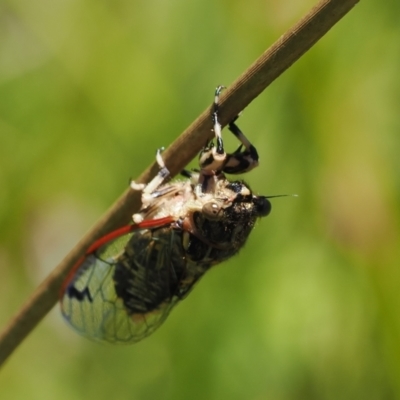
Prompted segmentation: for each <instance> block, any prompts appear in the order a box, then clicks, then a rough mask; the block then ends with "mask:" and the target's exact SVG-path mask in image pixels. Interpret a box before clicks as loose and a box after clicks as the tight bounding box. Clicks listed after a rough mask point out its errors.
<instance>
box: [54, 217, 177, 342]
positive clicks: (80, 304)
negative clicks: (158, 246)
mask: <svg viewBox="0 0 400 400" xmlns="http://www.w3.org/2000/svg"><path fill="white" fill-rule="evenodd" d="M160 221H161V220H160ZM162 223H163V224H164V225H165V221H164V222H160V223H159V224H160V225H161V226H164V225H162ZM141 232H146V233H147V234H148V235H149V234H150V235H151V230H150V229H147V228H146V229H144V228H142V227H141V226H140V225H139V226H138V227H137V228H136V229H134V231H133V232H132V233H129V234H124V235H123V236H121V237H117V238H113V239H112V240H111V241H108V242H107V240H105V239H104V238H103V239H100V241H99V243H100V244H101V246H97V248H96V244H95V245H94V246H92V248H93V247H94V248H95V250H94V251H92V252H91V253H90V254H88V255H87V256H86V258H85V259H84V260H83V262H82V263H81V264H80V265H79V266H78V268H76V270H75V272H74V273H73V275H72V277H70V278H69V280H68V281H67V282H66V284H65V285H64V289H63V292H62V295H61V299H60V302H61V310H62V314H63V316H64V317H65V319H66V320H67V321H68V322H69V324H70V325H71V326H72V327H73V328H74V329H75V330H77V331H78V332H79V333H80V334H82V335H84V336H86V337H88V338H91V339H94V340H98V341H106V342H111V343H134V342H137V341H139V340H141V339H143V338H144V337H146V336H148V335H150V334H151V333H152V332H154V331H155V330H156V329H157V328H158V327H159V326H160V325H161V324H162V323H163V322H164V320H165V319H166V318H167V316H168V314H169V312H170V310H171V309H172V308H173V306H174V305H175V304H176V302H177V301H178V298H177V297H176V296H173V295H170V296H168V297H166V298H165V299H164V300H163V301H162V302H160V304H158V305H157V307H156V308H154V309H152V310H151V311H148V312H133V311H132V310H130V309H129V307H127V305H126V302H124V299H123V298H121V297H120V296H118V294H117V291H116V282H115V276H116V269H118V268H121V265H120V264H121V261H120V260H121V257H122V258H124V257H125V258H126V257H127V256H126V252H125V247H126V246H127V244H128V243H129V242H130V241H135V240H136V236H137V235H140V236H142V235H141ZM113 236H118V235H113V234H112V235H111V237H113ZM106 239H107V238H106ZM104 242H105V244H103V243H104ZM96 243H97V242H96ZM149 244H150V243H149ZM163 263H164V265H163V266H161V267H162V268H164V267H166V266H167V265H168V260H166V259H164V260H163ZM122 267H123V266H122ZM143 267H144V269H146V268H147V267H149V268H150V267H151V266H146V265H143ZM130 272H132V271H130ZM134 272H135V271H133V272H132V273H133V274H134ZM141 274H143V271H141ZM132 276H133V278H134V275H132ZM163 276H165V274H164V275H163ZM128 284H129V282H128Z"/></svg>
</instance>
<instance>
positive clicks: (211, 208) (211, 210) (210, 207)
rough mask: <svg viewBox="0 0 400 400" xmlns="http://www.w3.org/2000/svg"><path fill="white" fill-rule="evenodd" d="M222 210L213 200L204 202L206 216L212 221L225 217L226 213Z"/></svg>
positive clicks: (203, 209)
mask: <svg viewBox="0 0 400 400" xmlns="http://www.w3.org/2000/svg"><path fill="white" fill-rule="evenodd" d="M221 211H222V209H221V207H220V206H219V205H218V204H217V203H214V202H213V201H210V202H208V203H206V204H204V205H203V208H202V212H203V215H204V217H205V218H207V219H209V220H212V221H217V220H219V219H221V218H223V216H224V213H223V212H221Z"/></svg>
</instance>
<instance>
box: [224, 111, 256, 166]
mask: <svg viewBox="0 0 400 400" xmlns="http://www.w3.org/2000/svg"><path fill="white" fill-rule="evenodd" d="M238 118H239V116H237V117H236V118H234V119H233V120H232V121H231V122H230V123H229V125H228V129H229V130H230V131H231V132H232V133H233V134H234V135H235V136H236V137H237V138H238V140H239V141H240V142H241V143H242V144H241V145H240V146H239V147H238V149H237V150H236V151H235V152H234V153H232V154H227V161H226V163H225V165H224V168H223V171H224V172H226V173H228V174H241V173H243V172H248V171H250V170H251V169H253V168H254V167H256V166H257V165H258V153H257V150H256V148H255V147H254V146H253V145H252V144H251V143H250V142H249V140H248V139H247V138H246V136H245V135H244V134H243V132H242V131H241V130H240V129H239V127H238V126H237V125H236V124H235V122H236V120H237V119H238ZM243 146H244V147H245V150H243V151H242V147H243Z"/></svg>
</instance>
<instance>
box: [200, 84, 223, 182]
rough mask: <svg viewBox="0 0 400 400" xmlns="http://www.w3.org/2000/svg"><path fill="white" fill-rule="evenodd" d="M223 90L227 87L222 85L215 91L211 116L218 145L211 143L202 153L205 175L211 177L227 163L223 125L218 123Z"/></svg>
mask: <svg viewBox="0 0 400 400" xmlns="http://www.w3.org/2000/svg"><path fill="white" fill-rule="evenodd" d="M223 89H225V86H222V85H221V86H218V87H217V89H216V90H215V98H214V103H213V113H212V116H211V120H212V122H213V130H214V134H215V141H216V145H214V144H213V143H212V142H210V143H209V144H208V145H206V146H204V148H203V149H202V151H201V152H200V157H199V164H200V168H201V172H202V174H203V175H209V174H213V173H214V172H215V171H221V170H222V168H223V166H224V164H225V162H226V153H225V150H224V143H223V141H222V135H221V124H220V123H219V121H218V111H219V95H220V93H221V92H222V90H223Z"/></svg>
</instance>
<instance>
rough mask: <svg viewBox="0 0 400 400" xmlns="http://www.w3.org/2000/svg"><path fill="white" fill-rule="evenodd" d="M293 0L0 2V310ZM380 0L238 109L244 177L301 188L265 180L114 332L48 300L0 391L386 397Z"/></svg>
mask: <svg viewBox="0 0 400 400" xmlns="http://www.w3.org/2000/svg"><path fill="white" fill-rule="evenodd" d="M300 3H301V4H300ZM313 5H314V2H313V1H304V2H297V1H289V0H286V1H282V0H269V1H259V0H250V1H248V2H240V1H231V2H227V1H220V2H218V1H217V2H211V1H207V0H206V1H193V2H182V1H174V0H173V1H168V2H161V1H157V2H153V1H148V2H132V1H128V0H117V1H107V0H100V1H99V0H98V1H94V0H81V1H76V0H65V1H49V0H47V1H46V0H38V1H27V0H5V1H3V2H2V3H1V4H0V274H1V279H0V322H1V324H2V325H5V324H6V323H7V321H8V320H9V319H10V318H11V317H12V316H13V315H14V313H15V312H16V310H17V309H18V308H19V307H20V306H21V304H23V302H24V301H25V299H26V298H27V297H28V296H29V294H30V293H31V292H32V291H33V289H34V288H35V287H36V286H37V284H38V283H39V282H41V280H42V279H43V278H44V277H45V276H46V275H47V274H48V273H49V271H51V269H52V268H53V267H54V266H55V265H56V264H57V263H58V262H59V261H60V260H61V259H62V257H63V256H64V255H65V254H66V253H67V252H68V250H69V249H70V248H71V247H72V246H73V245H74V244H75V243H76V242H77V241H78V240H79V238H80V237H81V236H82V235H83V233H84V232H85V231H86V230H87V229H88V228H89V227H90V226H91V224H93V223H94V221H96V219H97V218H98V217H99V216H100V215H101V214H102V213H103V212H104V210H106V209H107V207H108V206H109V205H110V204H111V203H112V202H113V201H114V199H116V198H117V197H118V196H119V194H120V193H121V192H122V191H123V190H124V189H125V188H126V186H127V184H128V181H129V178H130V177H135V176H137V175H138V174H139V173H140V172H141V171H142V170H143V169H144V168H145V167H146V166H147V165H148V164H149V163H150V162H151V161H152V160H153V157H154V152H155V149H156V148H157V147H160V146H167V145H168V144H169V143H171V142H172V141H173V140H174V139H175V138H176V137H177V136H178V135H179V133H180V132H181V131H182V130H183V129H184V128H185V127H186V126H187V125H188V124H189V123H190V122H191V121H192V120H193V119H194V118H195V117H196V116H197V115H198V114H199V113H200V112H202V111H203V110H204V109H205V107H207V106H208V105H210V104H211V102H212V100H213V90H214V87H215V86H216V85H217V84H220V83H223V84H225V85H229V84H230V83H231V82H232V81H233V80H234V79H235V78H236V77H237V76H238V75H239V74H240V73H241V72H242V71H243V70H244V69H245V68H247V67H248V65H249V64H250V63H252V62H253V61H254V60H255V59H256V58H257V57H258V56H259V55H260V54H261V53H262V52H263V51H264V50H265V49H266V48H267V47H268V46H269V45H270V44H272V43H273V41H274V40H276V39H277V38H278V37H279V36H280V35H281V34H283V33H284V32H285V30H286V29H288V28H289V27H290V26H291V25H292V24H293V23H295V22H296V21H297V20H298V19H299V18H300V17H301V16H302V15H303V14H304V13H305V12H306V11H307V10H308V9H309V8H311V7H312V6H313ZM399 15H400V6H399V4H398V3H397V2H395V1H389V2H386V3H385V7H382V5H381V4H379V3H378V2H375V3H374V2H372V1H369V0H361V2H360V4H359V5H358V6H356V7H355V9H353V10H352V11H351V12H350V14H349V15H347V16H346V17H345V18H344V19H343V20H342V21H341V22H339V23H338V24H337V26H335V27H334V28H333V29H332V30H331V31H330V32H329V33H328V34H327V35H326V36H325V37H324V38H323V39H322V40H321V41H320V42H319V43H317V44H316V45H315V46H314V48H313V49H311V50H310V51H309V52H308V53H307V54H306V55H305V56H304V57H303V58H302V59H301V60H299V61H298V62H297V63H296V64H295V65H293V66H292V67H291V69H290V70H288V71H287V72H285V73H284V74H283V75H282V76H281V77H280V78H279V79H278V80H277V81H276V82H274V83H273V84H272V85H271V86H270V87H269V88H268V90H267V91H266V92H265V93H263V94H262V95H261V96H260V97H259V98H257V99H256V100H255V101H254V102H253V103H252V104H251V105H250V107H248V108H247V109H246V110H245V112H244V113H243V115H242V117H241V118H240V126H241V128H242V129H243V130H244V131H245V132H246V134H247V135H248V137H249V138H250V139H251V141H252V142H253V143H254V144H255V146H256V147H257V149H258V150H259V153H260V156H261V164H260V167H259V168H258V169H257V170H254V171H253V172H252V173H251V174H249V175H248V176H246V180H247V181H248V182H249V183H250V185H251V186H252V188H253V189H254V191H255V192H258V193H261V194H265V195H273V194H282V193H289V194H290V193H297V194H298V195H299V197H298V198H294V197H293V198H292V197H287V198H278V199H274V200H273V211H272V213H271V215H270V216H269V217H268V218H266V219H263V220H262V221H260V222H259V223H258V225H257V227H256V229H255V230H254V233H253V234H252V237H251V238H250V240H249V242H248V244H247V245H246V247H245V248H244V249H243V250H242V251H241V253H240V254H239V255H238V256H237V257H235V258H234V259H232V260H230V261H229V262H226V263H225V264H223V265H221V266H219V267H218V268H215V270H213V271H212V272H210V273H209V274H208V275H207V276H206V277H204V279H203V280H202V281H201V282H200V284H199V285H198V287H196V288H195V290H194V291H193V293H192V294H191V295H190V296H189V297H188V298H187V299H186V300H185V301H184V302H182V304H180V305H179V306H178V307H177V308H176V309H175V310H174V311H173V312H172V314H171V316H170V317H169V319H168V320H167V322H166V323H165V324H164V326H162V327H161V328H160V329H159V330H158V331H157V332H156V333H155V334H154V335H153V336H151V337H150V338H148V339H146V340H144V341H143V342H141V343H138V344H136V345H134V346H130V347H118V346H101V345H98V344H95V343H91V342H90V341H88V340H86V339H83V338H80V337H79V336H77V335H76V334H75V333H74V332H73V331H72V330H70V329H69V328H68V327H67V326H66V324H64V322H63V321H62V318H61V316H60V315H59V312H58V309H55V310H54V312H52V313H51V314H50V315H49V316H48V317H46V319H45V320H44V321H43V322H42V323H41V324H40V325H39V326H38V328H37V329H36V330H35V331H34V332H33V333H32V334H31V335H30V336H29V337H28V338H27V340H26V341H25V342H24V343H23V344H22V345H21V346H20V348H18V350H17V351H16V352H15V354H14V355H13V356H12V357H11V358H10V360H9V361H8V362H7V364H6V365H5V367H4V368H3V369H2V371H1V373H0V397H1V398H7V399H8V398H9V399H30V400H35V399H40V400H47V399H58V400H64V399H75V398H79V399H88V400H92V399H93V400H94V399H96V400H103V399H113V400H118V399H139V400H146V399H174V400H178V399H210V400H211V399H222V398H227V399H232V400H234V399H238V400H240V399H257V400H258V399H273V400H275V399H276V400H285V399H366V400H367V399H383V398H385V399H391V398H393V399H395V398H400V379H399V378H400V317H399V312H398V310H399V306H400V290H399V287H400V265H399V264H400V262H399V260H400V258H399V252H400V251H399V250H400V248H399V244H400V242H399V233H400V232H399V231H400V221H399V213H398V204H399V197H400V191H399V187H400V172H399V171H400V156H399V153H400V151H399V150H400V135H399V133H400V122H399V121H400V119H399V118H398V110H399V103H400V79H399V72H398V71H400V47H399V45H398V43H400V25H399V23H398V16H399ZM225 136H226V142H227V146H228V147H229V148H231V149H234V148H235V146H236V145H237V144H236V143H235V141H234V140H233V139H232V138H230V137H229V136H228V135H225ZM177 156H179V155H177ZM195 165H196V164H195V162H194V163H193V166H195Z"/></svg>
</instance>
